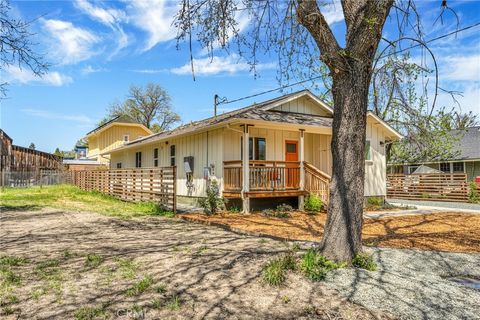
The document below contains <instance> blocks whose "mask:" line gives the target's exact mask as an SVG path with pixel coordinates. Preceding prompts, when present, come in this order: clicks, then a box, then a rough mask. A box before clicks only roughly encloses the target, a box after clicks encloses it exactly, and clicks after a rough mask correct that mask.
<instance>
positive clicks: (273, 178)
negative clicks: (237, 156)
mask: <svg viewBox="0 0 480 320" xmlns="http://www.w3.org/2000/svg"><path fill="white" fill-rule="evenodd" d="M249 165H250V170H249V171H250V175H249V180H250V184H249V185H250V191H280V190H299V189H300V162H298V161H260V160H255V161H250V163H249ZM223 170H224V175H223V183H224V190H225V191H234V192H235V191H241V190H242V182H243V168H242V162H241V161H239V160H236V161H225V162H224V169H223Z"/></svg>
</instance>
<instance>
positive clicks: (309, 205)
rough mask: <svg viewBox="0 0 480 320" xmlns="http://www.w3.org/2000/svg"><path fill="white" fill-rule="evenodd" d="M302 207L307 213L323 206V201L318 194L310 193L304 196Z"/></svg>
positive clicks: (318, 209) (317, 210) (316, 210)
mask: <svg viewBox="0 0 480 320" xmlns="http://www.w3.org/2000/svg"><path fill="white" fill-rule="evenodd" d="M303 207H304V209H305V211H307V212H309V213H315V212H319V211H320V210H322V208H323V201H322V199H320V197H319V196H317V195H315V194H310V195H308V196H307V197H306V198H305V202H304V204H303Z"/></svg>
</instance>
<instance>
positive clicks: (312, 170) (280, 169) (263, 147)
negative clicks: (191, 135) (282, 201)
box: [222, 124, 331, 212]
mask: <svg viewBox="0 0 480 320" xmlns="http://www.w3.org/2000/svg"><path fill="white" fill-rule="evenodd" d="M239 127H240V129H241V130H232V131H231V133H230V134H231V136H230V137H228V136H227V137H226V139H225V145H224V149H225V152H226V153H225V154H226V155H227V157H225V159H226V160H225V161H223V188H222V194H223V196H224V197H225V198H230V199H241V200H242V206H243V208H244V212H249V210H250V199H255V198H281V197H285V198H286V197H298V205H299V208H300V209H303V200H304V196H306V195H308V194H316V195H318V196H319V197H320V198H321V199H322V201H323V202H324V203H328V194H329V185H330V176H329V174H328V173H326V172H325V171H323V170H321V169H320V168H319V167H323V168H324V169H328V168H329V167H330V163H331V158H330V157H331V156H330V149H329V145H330V141H329V139H330V135H328V133H327V132H326V130H325V128H321V129H318V128H316V130H318V131H320V132H318V131H317V132H315V131H314V132H311V130H309V131H310V132H307V131H306V129H304V128H298V126H297V128H295V129H296V130H295V129H294V128H288V127H284V128H283V129H280V128H279V127H275V128H272V127H271V126H264V125H260V124H255V125H252V124H241V125H240V126H239ZM239 133H240V134H239ZM243 150H248V155H249V156H248V159H246V157H244V156H243V154H244V152H243ZM231 155H234V156H233V157H235V155H236V157H237V158H236V159H235V158H233V159H231V158H232V156H231ZM228 156H230V159H229V157H228ZM312 162H315V164H316V165H314V163H312Z"/></svg>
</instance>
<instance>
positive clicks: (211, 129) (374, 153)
mask: <svg viewBox="0 0 480 320" xmlns="http://www.w3.org/2000/svg"><path fill="white" fill-rule="evenodd" d="M332 116H333V110H332V109H331V108H330V107H329V106H328V105H326V104H325V103H324V102H322V101H321V100H319V99H318V98H317V97H315V96H314V95H313V94H312V93H310V92H309V91H308V90H304V91H300V92H296V93H292V94H288V95H285V96H281V97H278V98H275V99H272V100H268V101H265V102H262V103H258V104H253V105H251V106H248V107H246V108H242V109H238V110H235V111H232V112H228V113H224V114H222V115H218V116H214V117H211V118H208V119H205V120H201V121H197V122H192V123H189V124H186V125H183V126H180V127H178V128H176V129H174V130H171V131H167V132H162V133H158V134H153V135H150V136H148V137H143V138H141V139H137V140H135V141H132V142H128V143H125V144H124V145H122V146H120V147H118V148H116V149H114V150H110V151H108V152H104V153H103V154H102V156H105V157H110V159H111V162H110V167H111V168H120V167H121V168H135V167H142V168H144V167H162V166H177V186H176V188H177V189H176V190H177V200H179V202H182V201H184V202H186V201H192V200H195V199H196V198H198V197H203V196H205V190H206V188H207V185H208V183H209V182H210V181H212V179H215V180H216V181H217V182H218V183H219V186H220V190H221V193H222V195H223V196H224V197H226V198H229V199H230V200H231V201H230V202H232V203H238V204H239V206H240V205H242V206H243V208H244V211H247V212H248V211H249V210H250V207H251V206H254V207H255V206H262V204H266V203H270V204H271V203H276V202H278V201H282V202H284V201H286V200H289V199H290V200H292V201H293V202H295V203H298V206H299V207H302V205H303V197H304V196H305V195H307V194H309V193H316V194H318V195H319V196H321V197H322V198H323V199H324V201H328V187H329V182H330V174H331V172H332V166H334V165H335V164H334V163H332V154H331V150H330V145H331V136H332V121H333V118H332ZM400 137H401V136H400V134H399V133H398V132H396V131H395V130H393V129H392V128H391V127H390V126H388V125H387V124H386V123H385V122H383V121H382V120H380V119H379V118H378V117H376V116H375V115H373V114H372V113H369V114H368V118H367V152H366V154H365V168H366V175H365V196H366V197H371V196H380V197H385V196H386V161H385V145H386V144H387V143H390V142H391V141H394V140H398V139H399V138H400ZM244 150H248V160H247V159H246V157H244V156H243V154H244V153H245V152H244Z"/></svg>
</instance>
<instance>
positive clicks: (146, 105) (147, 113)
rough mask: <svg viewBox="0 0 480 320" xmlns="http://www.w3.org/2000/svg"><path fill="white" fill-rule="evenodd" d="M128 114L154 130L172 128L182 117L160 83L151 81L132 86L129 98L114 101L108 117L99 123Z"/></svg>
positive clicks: (159, 130)
mask: <svg viewBox="0 0 480 320" xmlns="http://www.w3.org/2000/svg"><path fill="white" fill-rule="evenodd" d="M119 115H127V116H129V117H130V118H132V119H133V120H135V121H136V122H138V123H141V124H143V125H145V126H146V127H147V128H149V129H150V130H152V131H154V132H161V131H165V130H168V129H171V127H172V126H173V125H175V124H176V123H178V122H180V120H181V118H180V115H178V114H177V113H176V112H174V111H173V110H172V105H171V99H170V96H169V94H168V93H167V91H166V90H165V89H163V88H162V87H161V86H160V85H159V84H154V83H149V84H147V85H146V86H144V87H140V86H135V85H132V86H130V89H129V94H128V96H127V98H126V99H125V100H124V101H123V102H120V103H114V104H112V105H111V106H110V108H109V109H108V117H107V118H105V119H103V120H102V121H101V122H100V124H99V125H101V124H103V123H105V122H107V121H108V120H110V118H112V117H116V116H119Z"/></svg>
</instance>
